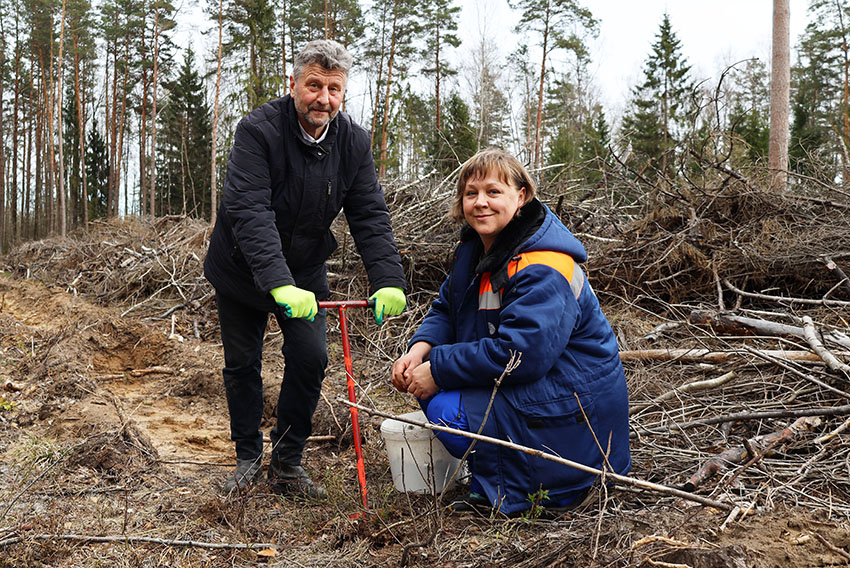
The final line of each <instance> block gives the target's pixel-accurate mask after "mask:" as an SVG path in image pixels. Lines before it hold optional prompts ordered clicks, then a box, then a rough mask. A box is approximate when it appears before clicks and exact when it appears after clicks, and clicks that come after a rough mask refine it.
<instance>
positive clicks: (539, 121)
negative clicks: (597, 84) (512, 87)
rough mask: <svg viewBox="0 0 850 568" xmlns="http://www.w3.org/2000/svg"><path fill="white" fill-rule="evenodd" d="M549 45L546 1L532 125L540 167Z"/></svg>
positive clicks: (537, 161)
mask: <svg viewBox="0 0 850 568" xmlns="http://www.w3.org/2000/svg"><path fill="white" fill-rule="evenodd" d="M548 47H549V2H546V18H545V20H544V24H543V57H541V58H540V59H541V61H540V90H539V92H538V94H537V121H536V123H535V125H534V167H535V168H539V167H540V144H541V134H542V133H541V130H542V125H543V86H544V83H545V81H546V56H547V55H548V53H547V50H548Z"/></svg>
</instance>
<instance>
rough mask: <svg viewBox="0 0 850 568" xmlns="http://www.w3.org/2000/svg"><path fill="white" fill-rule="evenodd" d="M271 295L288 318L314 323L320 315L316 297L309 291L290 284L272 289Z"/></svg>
mask: <svg viewBox="0 0 850 568" xmlns="http://www.w3.org/2000/svg"><path fill="white" fill-rule="evenodd" d="M269 294H271V295H272V297H273V298H274V301H275V302H277V305H278V306H280V307H281V308H283V311H284V313H285V314H286V317H288V318H304V319H306V320H309V321H313V320H314V319H315V317H316V314H317V313H319V305H318V304H317V303H316V295H315V294H314V293H313V292H310V291H309V290H302V289H301V288H296V287H295V286H293V285H292V284H290V285H288V286H279V287H277V288H272V289H271V291H270V292H269Z"/></svg>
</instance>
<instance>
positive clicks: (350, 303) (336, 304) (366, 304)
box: [319, 300, 375, 308]
mask: <svg viewBox="0 0 850 568" xmlns="http://www.w3.org/2000/svg"><path fill="white" fill-rule="evenodd" d="M319 307H320V308H341V307H344V308H374V307H375V300H325V301H322V302H319Z"/></svg>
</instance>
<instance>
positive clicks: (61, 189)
mask: <svg viewBox="0 0 850 568" xmlns="http://www.w3.org/2000/svg"><path fill="white" fill-rule="evenodd" d="M64 47H65V0H62V20H61V21H60V22H59V65H58V67H59V69H58V71H57V79H56V85H57V87H56V91H57V92H56V106H57V107H58V108H59V113H58V114H57V115H56V126H57V129H58V130H59V140H58V143H59V163H58V164H57V169H58V172H59V179H58V181H57V187H56V197H57V199H56V206H57V209H58V211H57V216H58V221H59V236H62V237H64V236H65V235H66V233H67V225H66V209H67V205H66V201H65V151H64V147H65V145H64V143H63V139H64V138H65V136H64V132H63V128H62V94H63V93H62V67H63V65H62V57H63V53H64V49H63V48H64Z"/></svg>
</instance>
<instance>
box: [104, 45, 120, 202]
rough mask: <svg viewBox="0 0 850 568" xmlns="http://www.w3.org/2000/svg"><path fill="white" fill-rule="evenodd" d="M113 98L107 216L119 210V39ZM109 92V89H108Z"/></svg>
mask: <svg viewBox="0 0 850 568" xmlns="http://www.w3.org/2000/svg"><path fill="white" fill-rule="evenodd" d="M112 46H113V48H112V50H111V53H112V100H111V101H110V100H108V99H109V98H108V96H107V101H106V124H107V126H106V129H107V135H106V139H107V144H108V145H109V153H108V154H109V177H108V180H107V183H106V187H107V190H106V216H107V217H110V216H112V215H113V211H117V209H118V208H117V207H116V206H115V201H117V196H118V188H117V187H116V179H117V176H116V173H115V170H116V169H118V162H117V161H116V150H117V148H118V40H115V41H114V42H113V44H112ZM106 72H107V81H108V77H109V74H108V73H109V67H108V65H107V66H106ZM106 92H107V94H108V93H109V89H108V88H107V89H106Z"/></svg>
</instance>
